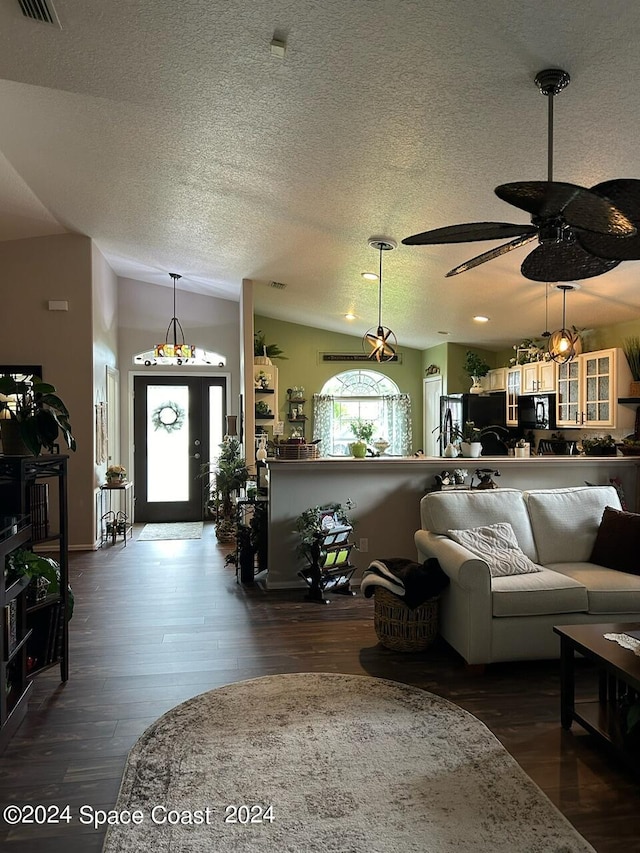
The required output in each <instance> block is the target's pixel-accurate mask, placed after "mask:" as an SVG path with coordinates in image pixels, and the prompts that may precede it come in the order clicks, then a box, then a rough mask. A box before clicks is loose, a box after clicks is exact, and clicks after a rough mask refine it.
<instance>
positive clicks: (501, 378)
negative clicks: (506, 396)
mask: <svg viewBox="0 0 640 853" xmlns="http://www.w3.org/2000/svg"><path fill="white" fill-rule="evenodd" d="M482 387H483V388H485V389H486V390H487V391H505V390H506V388H507V368H506V367H496V368H494V370H490V371H489V372H488V373H487V375H486V376H485V377H484V379H483V380H482Z"/></svg>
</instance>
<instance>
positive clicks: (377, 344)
mask: <svg viewBox="0 0 640 853" xmlns="http://www.w3.org/2000/svg"><path fill="white" fill-rule="evenodd" d="M367 242H368V245H369V246H370V247H371V248H372V249H377V250H378V251H379V253H380V275H379V276H378V326H377V328H375V329H374V328H371V329H369V331H368V332H365V334H364V337H363V338H362V348H363V350H364V351H365V352H366V353H367V355H368V357H369V359H371V360H372V361H374V360H375V361H377V362H382V361H392V360H393V359H394V358H395V356H396V347H397V346H398V341H397V339H396V336H395V334H394V333H393V332H392V331H391V329H389V328H387V327H386V326H383V325H382V253H383V252H390V251H392V250H393V249H395V248H396V247H397V245H398V244H397V243H396V242H395V240H387V239H386V238H385V239H382V238H379V237H371V238H370V239H369V240H368V241H367Z"/></svg>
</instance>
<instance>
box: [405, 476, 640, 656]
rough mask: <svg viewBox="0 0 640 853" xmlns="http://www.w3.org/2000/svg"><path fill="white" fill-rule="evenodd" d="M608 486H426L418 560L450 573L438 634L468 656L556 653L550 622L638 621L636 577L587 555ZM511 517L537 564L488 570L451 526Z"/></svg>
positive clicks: (614, 502) (639, 582)
mask: <svg viewBox="0 0 640 853" xmlns="http://www.w3.org/2000/svg"><path fill="white" fill-rule="evenodd" d="M606 506H610V507H613V508H614V509H620V508H621V507H620V501H619V498H618V494H617V492H616V490H615V489H614V488H613V487H611V486H583V487H575V488H565V489H533V490H531V491H526V492H521V491H518V490H516V489H495V490H489V489H487V490H475V491H442V492H431V493H430V494H427V495H425V497H423V498H422V501H421V503H420V516H421V525H422V529H421V530H418V531H417V532H416V534H415V542H416V546H417V549H418V558H419V560H420V561H423V560H425V559H426V558H427V557H436V558H437V559H438V560H439V562H440V565H441V566H442V568H443V569H444V571H445V572H446V573H447V575H448V576H449V578H450V581H451V583H450V585H449V587H448V588H447V589H446V590H445V592H444V593H443V595H442V598H441V602H440V633H441V634H442V636H443V637H444V638H445V640H447V642H448V643H449V644H450V645H451V646H453V648H454V649H456V651H457V652H459V653H460V654H461V655H462V657H463V658H464V660H465V661H466V662H467V663H468V664H487V663H494V662H497V661H513V660H536V659H545V658H555V657H559V654H560V642H559V637H558V636H557V634H554V632H553V626H554V625H567V624H571V623H583V622H640V577H639V576H637V575H633V574H627V573H625V572H619V571H615V570H613V569H608V568H603V567H602V566H598V565H595V564H594V563H590V562H589V557H590V555H591V552H592V549H593V545H594V542H595V539H596V535H597V532H598V527H599V526H600V521H601V519H602V514H603V511H604V508H605V507H606ZM499 522H509V523H510V524H511V526H512V527H513V530H514V532H515V535H516V539H517V541H518V545H519V547H520V549H521V550H522V551H523V552H524V553H525V554H526V555H527V556H528V557H529V558H530V559H531V560H532V561H533V562H534V563H536V564H539V565H541V566H543V567H544V568H543V570H542V571H540V572H536V573H533V574H519V575H511V576H507V577H491V575H490V572H489V567H488V565H487V563H486V562H485V561H484V560H483V559H482V558H481V557H479V556H477V555H476V554H474V553H472V552H471V551H468V550H467V549H466V548H465V547H463V546H462V545H459V544H457V543H456V542H454V541H453V540H452V539H450V538H449V537H448V536H447V531H448V530H459V529H470V528H474V527H482V526H485V525H491V524H497V523H499Z"/></svg>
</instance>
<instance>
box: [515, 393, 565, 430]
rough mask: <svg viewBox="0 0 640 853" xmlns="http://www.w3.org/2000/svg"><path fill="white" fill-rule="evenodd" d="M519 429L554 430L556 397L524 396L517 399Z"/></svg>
mask: <svg viewBox="0 0 640 853" xmlns="http://www.w3.org/2000/svg"><path fill="white" fill-rule="evenodd" d="M518 427H519V428H520V429H555V428H556V395H555V394H526V395H522V396H520V397H518Z"/></svg>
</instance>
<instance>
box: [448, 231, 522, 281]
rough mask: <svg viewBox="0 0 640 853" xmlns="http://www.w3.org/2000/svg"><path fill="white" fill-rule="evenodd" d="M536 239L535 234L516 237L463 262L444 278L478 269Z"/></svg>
mask: <svg viewBox="0 0 640 853" xmlns="http://www.w3.org/2000/svg"><path fill="white" fill-rule="evenodd" d="M535 237H536V235H535V234H527V235H526V236H525V237H518V238H517V239H515V240H512V241H511V242H510V243H503V244H502V246H498V247H497V248H495V249H490V250H489V251H488V252H483V253H482V254H481V255H476V257H475V258H471V260H470V261H465V262H464V263H463V264H460V266H457V267H454V268H453V269H452V270H449V272H448V273H447V274H446V276H445V278H450V277H451V276H452V275H458V273H461V272H466V271H467V270H472V269H473V268H474V267H479V266H480V264H484V263H486V262H487V261H492V260H493V259H494V258H499V257H500V255H506V254H507V252H511V251H513V249H518V248H520V246H524V245H525V244H526V243H530V242H531V241H532V240H534V239H535Z"/></svg>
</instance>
